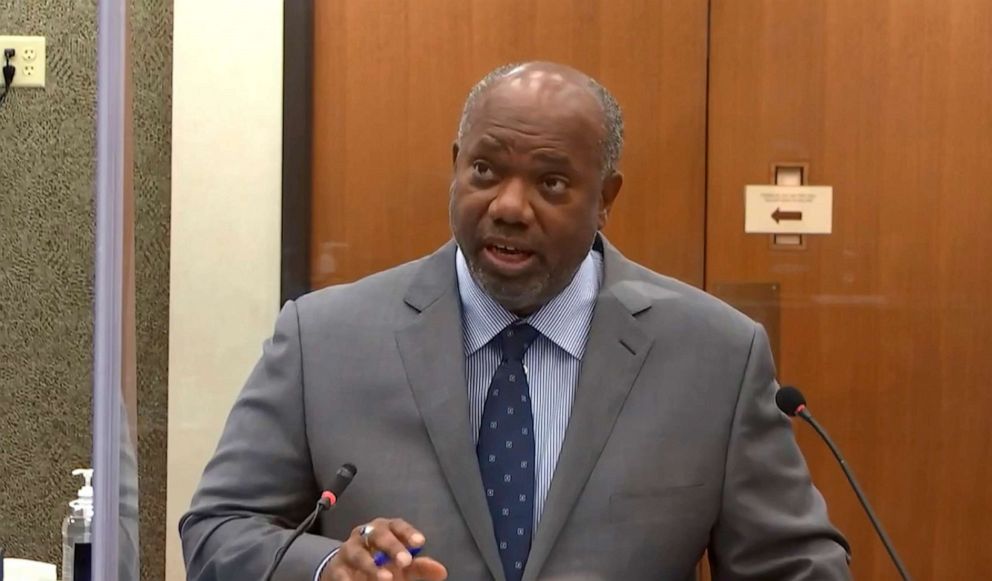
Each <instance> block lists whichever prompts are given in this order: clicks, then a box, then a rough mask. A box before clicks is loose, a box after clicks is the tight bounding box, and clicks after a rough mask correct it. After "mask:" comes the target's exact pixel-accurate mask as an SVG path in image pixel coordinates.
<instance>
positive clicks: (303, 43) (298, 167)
mask: <svg viewBox="0 0 992 581" xmlns="http://www.w3.org/2000/svg"><path fill="white" fill-rule="evenodd" d="M312 118H313V0H286V2H285V4H284V13H283V72H282V241H281V245H282V252H281V264H280V275H279V278H280V280H279V296H280V301H279V302H280V304H282V303H285V302H286V301H287V300H290V299H296V298H298V297H299V296H300V295H303V294H305V293H306V292H308V291H309V290H310V195H311V192H310V190H311V148H312Z"/></svg>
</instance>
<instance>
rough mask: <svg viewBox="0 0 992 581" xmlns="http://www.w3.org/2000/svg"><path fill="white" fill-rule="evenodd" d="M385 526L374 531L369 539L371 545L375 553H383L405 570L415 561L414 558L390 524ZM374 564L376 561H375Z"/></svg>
mask: <svg viewBox="0 0 992 581" xmlns="http://www.w3.org/2000/svg"><path fill="white" fill-rule="evenodd" d="M384 525H385V526H378V527H376V528H375V529H374V530H373V531H372V535H371V536H370V537H369V544H370V545H371V546H372V548H373V549H372V550H373V552H375V550H379V551H382V552H383V553H385V554H386V555H388V556H389V559H390V561H392V562H393V563H395V564H396V565H397V566H399V567H400V568H401V569H402V568H405V567H406V566H407V565H409V564H410V563H411V562H412V561H413V556H412V555H410V552H409V551H407V550H406V545H404V544H403V541H401V540H400V539H399V538H398V537H397V536H396V534H395V533H394V532H393V530H392V527H391V526H390V524H389V523H384ZM374 563H375V561H374V560H373V564H374Z"/></svg>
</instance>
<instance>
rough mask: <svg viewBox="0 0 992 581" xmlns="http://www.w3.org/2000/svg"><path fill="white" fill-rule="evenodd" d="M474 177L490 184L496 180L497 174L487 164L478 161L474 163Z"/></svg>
mask: <svg viewBox="0 0 992 581" xmlns="http://www.w3.org/2000/svg"><path fill="white" fill-rule="evenodd" d="M472 177H473V178H475V179H477V180H479V181H483V182H489V181H492V180H493V179H495V178H496V172H495V171H493V167H492V166H491V165H489V164H488V163H487V162H485V161H482V160H481V159H480V160H476V161H473V162H472Z"/></svg>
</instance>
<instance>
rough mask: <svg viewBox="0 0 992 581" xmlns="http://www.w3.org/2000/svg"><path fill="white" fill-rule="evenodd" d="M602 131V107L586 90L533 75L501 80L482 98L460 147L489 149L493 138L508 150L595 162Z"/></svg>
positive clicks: (570, 82) (555, 77)
mask: <svg viewBox="0 0 992 581" xmlns="http://www.w3.org/2000/svg"><path fill="white" fill-rule="evenodd" d="M604 131H605V130H604V127H603V112H602V108H601V106H600V104H599V102H598V101H597V100H596V98H595V97H594V96H593V94H592V93H591V92H590V91H589V90H588V89H587V88H586V87H585V86H583V85H582V84H580V83H577V82H575V81H573V80H570V79H567V78H565V77H563V76H562V75H558V74H554V73H542V72H535V73H530V74H525V75H521V76H515V77H511V78H509V79H504V80H502V81H500V82H499V83H498V84H497V85H495V86H493V87H492V88H490V89H489V91H488V92H487V93H486V94H484V95H483V96H482V97H481V99H480V101H479V103H477V105H476V106H475V108H474V110H473V111H472V112H471V113H470V117H469V131H468V133H467V134H466V136H465V137H466V142H467V143H466V144H465V145H466V146H467V147H469V148H472V147H478V146H491V145H492V144H493V141H494V138H495V140H496V141H498V142H500V143H501V144H502V145H503V146H505V147H508V148H512V149H530V148H535V147H554V148H556V149H562V150H565V151H568V152H570V153H571V154H573V155H582V156H585V155H590V156H592V157H593V158H594V159H598V155H599V148H600V143H601V141H602V139H603V137H604Z"/></svg>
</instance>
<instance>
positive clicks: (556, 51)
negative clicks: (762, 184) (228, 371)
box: [311, 0, 707, 288]
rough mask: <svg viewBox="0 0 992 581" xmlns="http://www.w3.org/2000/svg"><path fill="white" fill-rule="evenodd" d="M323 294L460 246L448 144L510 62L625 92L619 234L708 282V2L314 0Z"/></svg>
mask: <svg viewBox="0 0 992 581" xmlns="http://www.w3.org/2000/svg"><path fill="white" fill-rule="evenodd" d="M314 6H315V15H314V17H315V42H314V45H315V46H314V53H315V65H314V103H315V106H314V119H313V130H314V143H313V157H314V160H313V206H312V219H313V224H312V228H311V234H312V236H311V257H312V258H311V281H312V286H313V287H314V288H319V287H322V286H326V285H328V284H335V283H341V282H347V281H351V280H355V279H356V278H359V277H361V276H364V275H366V274H369V273H372V272H375V271H378V270H382V269H384V268H388V267H390V266H394V265H397V264H400V263H402V262H405V261H407V260H411V259H413V258H417V257H419V256H422V255H424V254H426V253H428V252H431V251H432V250H434V249H435V248H437V247H438V246H440V245H441V244H442V243H443V242H444V241H445V240H447V239H448V238H449V237H450V231H449V228H448V215H447V205H448V204H447V196H448V185H449V181H450V173H451V143H452V140H453V138H454V136H455V132H456V129H457V124H458V118H459V115H460V112H461V106H462V103H463V101H464V99H465V96H466V94H467V92H468V90H469V88H470V87H471V86H472V85H473V84H474V83H475V82H476V81H478V80H479V79H480V78H481V77H482V76H483V75H484V74H485V73H486V72H488V71H489V70H491V69H493V68H495V67H496V66H498V65H501V64H505V63H508V62H515V61H522V60H532V59H546V60H554V61H558V62H562V63H566V64H570V65H573V66H576V67H577V68H579V69H581V70H583V71H586V72H587V73H589V74H591V75H593V76H595V77H597V78H598V79H599V80H600V81H601V82H603V83H604V84H605V85H606V86H607V87H609V88H610V89H611V90H612V91H613V92H614V94H615V95H616V96H617V98H618V100H619V101H620V103H621V105H622V106H623V108H624V113H625V115H626V120H627V128H628V130H627V148H626V152H625V155H624V160H623V163H622V166H623V169H624V170H625V171H626V173H627V175H628V179H627V181H626V183H625V185H624V189H623V192H622V193H621V197H620V200H619V202H618V205H617V207H616V210H615V213H614V215H613V217H612V218H611V224H610V226H609V227H608V229H607V232H606V233H607V235H608V236H609V237H610V239H611V240H612V241H613V242H614V243H616V244H617V245H618V246H619V247H620V248H621V249H622V250H624V251H625V252H626V253H627V254H628V255H629V256H630V257H632V258H634V259H635V260H639V261H641V262H643V263H644V264H647V265H648V266H650V267H652V268H654V269H656V270H659V271H662V272H667V273H670V274H672V275H674V276H677V277H680V278H682V279H684V280H686V281H689V282H691V283H694V284H696V285H699V286H701V285H702V278H703V237H704V234H703V222H704V188H705V127H706V119H705V115H706V96H705V91H706V25H707V2H706V0H663V1H659V0H458V1H453V0H417V1H416V2H410V1H408V0H321V1H320V2H315V3H314Z"/></svg>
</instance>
